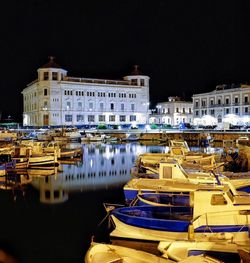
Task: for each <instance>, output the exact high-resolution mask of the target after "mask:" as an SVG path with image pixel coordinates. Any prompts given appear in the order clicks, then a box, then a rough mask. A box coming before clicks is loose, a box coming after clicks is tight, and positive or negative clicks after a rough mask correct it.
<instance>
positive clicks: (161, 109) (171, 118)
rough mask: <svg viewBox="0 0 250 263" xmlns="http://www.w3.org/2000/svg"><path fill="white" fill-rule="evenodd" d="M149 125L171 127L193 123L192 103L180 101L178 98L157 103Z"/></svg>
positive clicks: (170, 98)
mask: <svg viewBox="0 0 250 263" xmlns="http://www.w3.org/2000/svg"><path fill="white" fill-rule="evenodd" d="M150 123H156V124H167V125H171V126H176V125H179V124H180V123H190V124H192V123H193V103H192V102H188V101H183V100H181V98H180V97H169V98H168V101H167V102H160V103H157V105H156V109H153V110H152V114H151V116H150Z"/></svg>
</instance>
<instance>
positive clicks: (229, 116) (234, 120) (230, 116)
mask: <svg viewBox="0 0 250 263" xmlns="http://www.w3.org/2000/svg"><path fill="white" fill-rule="evenodd" d="M223 122H228V123H231V124H233V125H237V124H239V123H240V117H239V116H237V115H235V114H227V115H225V117H224V119H223Z"/></svg>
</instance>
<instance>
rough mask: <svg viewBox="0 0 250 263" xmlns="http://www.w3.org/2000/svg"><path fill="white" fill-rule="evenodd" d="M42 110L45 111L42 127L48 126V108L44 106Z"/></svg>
mask: <svg viewBox="0 0 250 263" xmlns="http://www.w3.org/2000/svg"><path fill="white" fill-rule="evenodd" d="M42 110H43V119H42V126H48V125H49V123H48V115H47V110H48V108H47V106H44V107H43V108H42Z"/></svg>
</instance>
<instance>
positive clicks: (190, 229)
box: [188, 224, 194, 240]
mask: <svg viewBox="0 0 250 263" xmlns="http://www.w3.org/2000/svg"><path fill="white" fill-rule="evenodd" d="M188 240H194V225H193V224H190V225H189V226H188Z"/></svg>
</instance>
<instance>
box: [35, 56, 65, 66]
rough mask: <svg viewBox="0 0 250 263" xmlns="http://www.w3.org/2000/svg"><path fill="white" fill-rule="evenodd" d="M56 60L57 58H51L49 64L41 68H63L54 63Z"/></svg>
mask: <svg viewBox="0 0 250 263" xmlns="http://www.w3.org/2000/svg"><path fill="white" fill-rule="evenodd" d="M54 59H55V57H53V56H49V62H47V63H46V64H45V65H43V66H41V67H40V68H62V67H61V66H59V65H58V64H57V63H56V62H55V61H54Z"/></svg>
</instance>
